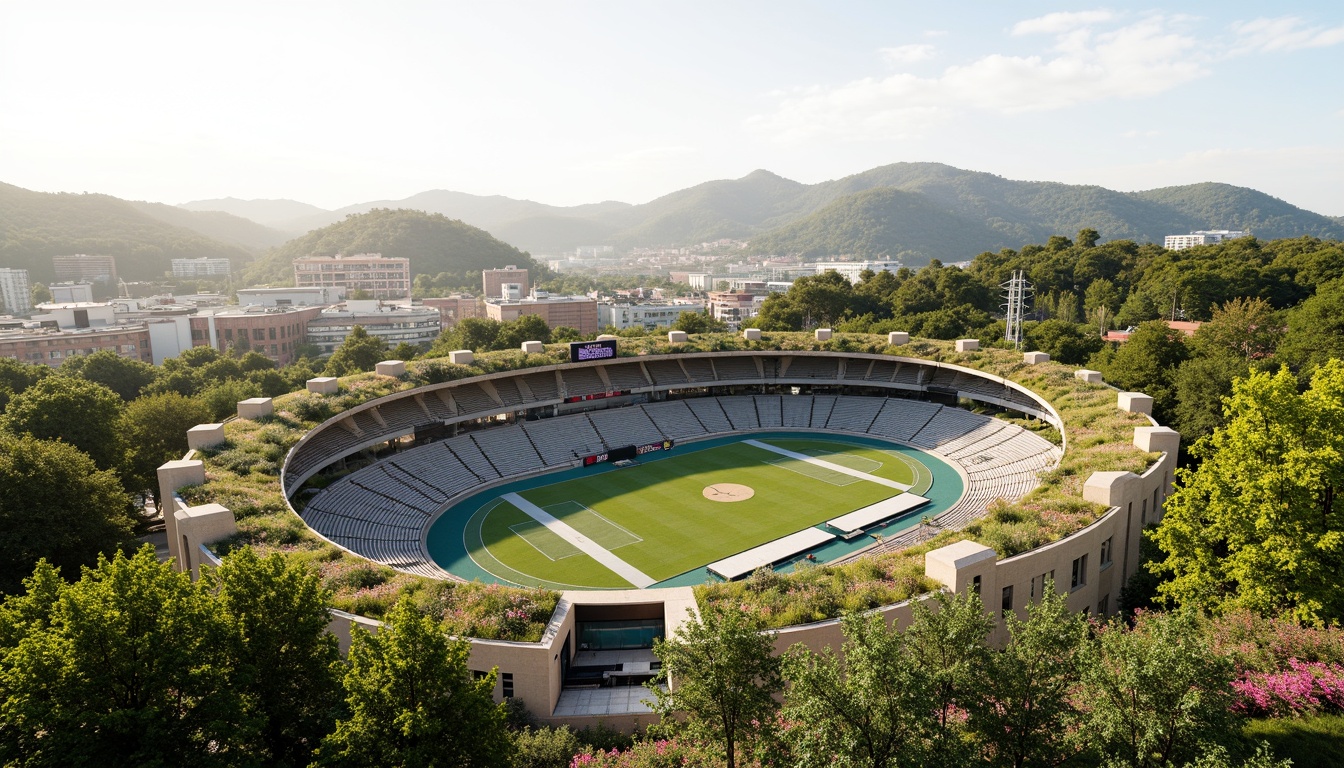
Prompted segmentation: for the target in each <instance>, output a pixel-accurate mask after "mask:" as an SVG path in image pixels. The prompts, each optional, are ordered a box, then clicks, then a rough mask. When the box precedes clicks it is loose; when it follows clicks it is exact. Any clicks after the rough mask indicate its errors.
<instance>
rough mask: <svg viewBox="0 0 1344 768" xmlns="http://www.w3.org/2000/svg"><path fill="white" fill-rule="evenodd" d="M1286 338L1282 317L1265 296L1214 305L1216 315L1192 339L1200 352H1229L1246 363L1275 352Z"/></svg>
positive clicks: (1205, 353) (1202, 353)
mask: <svg viewBox="0 0 1344 768" xmlns="http://www.w3.org/2000/svg"><path fill="white" fill-rule="evenodd" d="M1282 338H1283V321H1282V320H1281V319H1280V318H1279V313H1278V312H1276V311H1275V310H1274V307H1272V306H1271V305H1270V303H1269V302H1268V301H1265V300H1264V299H1246V298H1238V299H1233V300H1231V301H1229V302H1227V303H1226V304H1223V305H1222V306H1219V307H1214V309H1213V318H1212V319H1210V320H1209V321H1208V322H1206V323H1204V324H1203V325H1201V326H1200V327H1199V330H1197V331H1195V335H1194V336H1193V337H1191V339H1190V348H1191V350H1192V351H1194V353H1195V354H1197V355H1203V356H1209V357H1211V356H1215V355H1230V356H1233V357H1237V358H1240V359H1241V360H1242V361H1243V365H1244V364H1245V363H1246V362H1250V361H1254V360H1263V359H1265V358H1268V357H1270V356H1271V355H1273V354H1274V352H1275V350H1277V349H1278V346H1279V342H1280V340H1282Z"/></svg>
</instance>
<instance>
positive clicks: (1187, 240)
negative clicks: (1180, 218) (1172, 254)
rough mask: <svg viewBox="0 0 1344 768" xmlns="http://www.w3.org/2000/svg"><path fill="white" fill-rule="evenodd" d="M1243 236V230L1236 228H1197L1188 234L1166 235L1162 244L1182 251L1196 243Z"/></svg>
mask: <svg viewBox="0 0 1344 768" xmlns="http://www.w3.org/2000/svg"><path fill="white" fill-rule="evenodd" d="M1245 236H1246V233H1245V232H1243V231H1241V230H1237V229H1210V230H1199V231H1197V232H1191V233H1190V234H1188V235H1167V236H1166V238H1165V239H1164V241H1163V243H1162V245H1163V247H1164V248H1166V249H1167V250H1168V251H1183V250H1185V249H1186V248H1194V247H1195V246H1197V245H1213V244H1214V243H1221V242H1223V241H1224V240H1235V239H1237V238H1239V237H1245Z"/></svg>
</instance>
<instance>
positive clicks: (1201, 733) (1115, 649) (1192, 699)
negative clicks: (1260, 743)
mask: <svg viewBox="0 0 1344 768" xmlns="http://www.w3.org/2000/svg"><path fill="white" fill-rule="evenodd" d="M1197 622H1198V619H1197V617H1196V615H1195V614H1194V613H1193V612H1192V611H1181V612H1176V613H1147V614H1142V615H1141V616H1140V617H1139V618H1138V622H1137V624H1136V625H1135V626H1134V629H1132V630H1126V628H1125V626H1124V624H1123V622H1121V621H1119V620H1113V621H1112V622H1111V623H1110V624H1107V625H1105V626H1104V627H1103V628H1102V629H1101V631H1100V632H1099V633H1098V638H1097V641H1096V643H1095V644H1088V645H1085V646H1084V653H1083V655H1082V659H1081V661H1082V670H1083V686H1082V688H1081V690H1080V696H1079V699H1080V705H1081V707H1082V708H1083V709H1084V710H1085V711H1086V712H1087V713H1088V723H1087V732H1088V735H1089V737H1090V738H1092V739H1095V740H1096V742H1097V743H1096V747H1097V748H1098V750H1099V751H1100V753H1101V754H1103V755H1106V756H1107V757H1108V758H1109V759H1110V762H1109V763H1107V764H1108V765H1113V766H1117V767H1119V766H1130V767H1132V768H1162V767H1164V766H1168V765H1184V764H1186V763H1189V762H1193V761H1195V760H1198V759H1200V757H1201V756H1203V755H1205V754H1206V753H1209V752H1210V751H1213V750H1216V749H1217V748H1219V747H1226V746H1229V745H1235V743H1236V741H1237V739H1238V738H1239V737H1238V735H1237V734H1238V732H1239V731H1240V728H1237V727H1236V726H1235V725H1234V719H1233V716H1232V714H1231V711H1230V708H1231V705H1232V665H1231V662H1230V661H1229V660H1228V659H1227V658H1225V657H1220V656H1216V655H1215V654H1214V653H1213V651H1211V650H1210V649H1209V648H1208V647H1207V645H1206V643H1205V642H1204V639H1203V637H1202V636H1201V635H1200V632H1199V627H1198V624H1197Z"/></svg>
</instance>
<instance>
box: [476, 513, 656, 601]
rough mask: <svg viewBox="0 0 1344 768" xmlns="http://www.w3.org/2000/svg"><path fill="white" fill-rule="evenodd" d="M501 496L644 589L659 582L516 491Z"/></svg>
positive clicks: (580, 549)
mask: <svg viewBox="0 0 1344 768" xmlns="http://www.w3.org/2000/svg"><path fill="white" fill-rule="evenodd" d="M501 498H503V499H504V500H505V501H507V502H509V503H510V504H512V505H513V506H515V507H517V508H519V509H521V510H523V511H524V512H526V513H527V514H528V516H529V517H531V518H532V519H533V520H536V521H537V522H538V523H541V524H542V525H544V526H546V527H547V528H549V529H550V530H551V532H553V533H554V534H555V535H556V536H559V537H560V538H562V539H564V540H565V541H568V542H569V543H570V544H573V545H574V546H576V547H578V548H579V551H581V552H583V553H584V554H585V555H588V556H589V557H591V558H593V559H594V560H596V561H597V562H599V563H601V564H602V565H604V566H606V567H607V568H608V569H610V570H611V571H612V572H613V573H615V574H616V575H617V576H620V577H621V578H622V579H625V580H626V581H628V582H630V583H631V584H634V585H635V586H636V587H639V588H640V589H644V588H645V587H650V586H652V585H654V584H656V583H658V580H657V579H654V578H650V577H649V576H647V575H646V574H645V573H644V572H643V571H640V570H639V569H638V568H636V567H635V566H633V565H631V564H629V563H627V562H625V561H624V560H622V559H621V558H619V557H617V556H616V555H615V554H613V553H612V552H611V550H608V549H604V548H602V547H600V546H598V545H597V543H596V542H594V541H593V540H592V539H589V538H588V537H587V536H584V535H583V534H581V533H579V532H578V531H576V530H574V529H573V528H571V527H570V526H569V525H568V524H566V523H563V522H561V521H559V520H557V519H556V518H555V516H553V515H551V514H550V513H549V512H547V511H546V510H544V509H542V508H541V507H538V506H537V505H536V504H533V503H532V502H530V501H528V500H527V499H524V498H523V497H522V496H519V495H518V494H516V493H506V494H504V495H503V496H502V497H501Z"/></svg>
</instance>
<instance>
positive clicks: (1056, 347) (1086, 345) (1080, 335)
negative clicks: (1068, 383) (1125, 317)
mask: <svg viewBox="0 0 1344 768" xmlns="http://www.w3.org/2000/svg"><path fill="white" fill-rule="evenodd" d="M1026 336H1027V338H1026V341H1027V346H1028V347H1029V348H1031V349H1038V350H1040V351H1042V352H1046V353H1049V355H1050V359H1051V360H1058V361H1059V362H1061V363H1068V364H1070V365H1082V364H1083V363H1086V362H1087V361H1088V358H1090V357H1092V355H1094V354H1096V353H1097V352H1099V351H1100V350H1101V348H1102V347H1103V346H1104V345H1105V342H1104V341H1102V339H1101V335H1100V334H1098V333H1097V331H1096V329H1095V328H1092V327H1090V326H1086V325H1077V324H1075V323H1069V322H1065V321H1063V320H1058V319H1053V318H1052V319H1050V320H1043V321H1041V322H1039V323H1036V324H1035V325H1033V326H1031V327H1030V328H1028V329H1027V333H1026Z"/></svg>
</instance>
